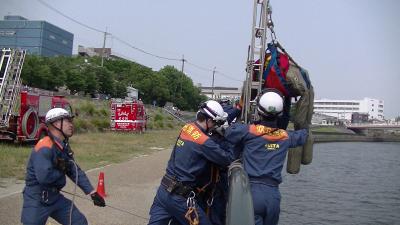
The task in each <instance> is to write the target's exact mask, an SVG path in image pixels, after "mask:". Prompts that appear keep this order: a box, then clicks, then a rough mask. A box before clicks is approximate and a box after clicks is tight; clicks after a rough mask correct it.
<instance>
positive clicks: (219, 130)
mask: <svg viewBox="0 0 400 225" xmlns="http://www.w3.org/2000/svg"><path fill="white" fill-rule="evenodd" d="M225 129H226V127H225V126H224V125H222V126H220V127H217V128H215V132H216V133H217V134H219V135H221V136H222V137H223V136H224V134H225Z"/></svg>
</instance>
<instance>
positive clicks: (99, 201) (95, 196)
mask: <svg viewBox="0 0 400 225" xmlns="http://www.w3.org/2000/svg"><path fill="white" fill-rule="evenodd" d="M90 197H91V198H92V200H93V204H94V205H95V206H100V207H104V206H106V201H104V198H103V197H101V195H99V193H97V192H95V193H93V194H91V195H90Z"/></svg>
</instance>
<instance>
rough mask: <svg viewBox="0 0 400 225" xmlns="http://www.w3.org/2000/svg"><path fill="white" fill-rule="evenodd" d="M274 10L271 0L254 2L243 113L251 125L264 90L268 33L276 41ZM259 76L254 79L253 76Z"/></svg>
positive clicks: (244, 118)
mask: <svg viewBox="0 0 400 225" xmlns="http://www.w3.org/2000/svg"><path fill="white" fill-rule="evenodd" d="M271 14H272V10H271V7H270V4H269V0H254V7H253V25H252V37H251V44H250V46H249V49H248V56H247V67H246V72H247V74H246V80H245V82H244V91H243V107H244V108H243V113H242V120H243V121H244V122H245V123H249V122H251V121H252V120H254V119H255V117H256V116H257V111H256V110H255V107H254V103H255V102H254V100H255V97H256V96H257V95H258V94H259V93H260V92H261V90H262V85H263V81H262V74H263V71H264V66H265V65H264V62H265V49H266V41H267V31H268V29H269V30H270V31H271V37H272V39H273V40H274V37H275V33H274V30H273V23H272V20H271ZM256 73H258V76H257V77H256V78H255V79H253V75H254V74H256Z"/></svg>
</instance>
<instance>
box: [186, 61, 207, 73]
mask: <svg viewBox="0 0 400 225" xmlns="http://www.w3.org/2000/svg"><path fill="white" fill-rule="evenodd" d="M186 63H187V64H189V65H191V66H194V67H196V68H197V69H201V70H204V71H207V72H212V71H213V70H212V69H209V68H205V67H202V66H198V65H196V64H194V63H191V62H190V61H188V60H186Z"/></svg>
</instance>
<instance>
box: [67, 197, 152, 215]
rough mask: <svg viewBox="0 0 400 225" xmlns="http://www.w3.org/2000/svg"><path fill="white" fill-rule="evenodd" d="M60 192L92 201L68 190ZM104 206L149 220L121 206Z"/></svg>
mask: <svg viewBox="0 0 400 225" xmlns="http://www.w3.org/2000/svg"><path fill="white" fill-rule="evenodd" d="M61 192H63V193H65V194H69V195H72V196H75V197H78V198H81V199H85V200H87V201H90V202H91V201H92V200H91V199H89V198H86V197H83V196H80V195H77V194H74V193H71V192H68V191H64V190H61ZM106 207H109V208H111V209H114V210H117V211H120V212H123V213H127V214H129V215H132V216H135V217H138V218H141V219H143V220H149V218H148V217H144V216H141V215H138V214H136V213H133V212H129V211H127V210H125V209H121V208H118V207H115V206H111V205H110V204H107V205H106Z"/></svg>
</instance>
